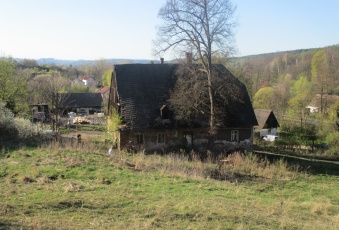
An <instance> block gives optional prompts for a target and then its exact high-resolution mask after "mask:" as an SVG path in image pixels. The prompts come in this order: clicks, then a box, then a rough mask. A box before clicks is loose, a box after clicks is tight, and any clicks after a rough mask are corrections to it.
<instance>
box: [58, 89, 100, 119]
mask: <svg viewBox="0 0 339 230" xmlns="http://www.w3.org/2000/svg"><path fill="white" fill-rule="evenodd" d="M102 101H103V100H102V97H101V93H71V94H69V96H68V97H67V99H66V101H65V102H64V104H63V108H64V114H67V113H69V112H75V113H77V115H83V116H85V115H91V114H94V113H100V112H101V111H102Z"/></svg>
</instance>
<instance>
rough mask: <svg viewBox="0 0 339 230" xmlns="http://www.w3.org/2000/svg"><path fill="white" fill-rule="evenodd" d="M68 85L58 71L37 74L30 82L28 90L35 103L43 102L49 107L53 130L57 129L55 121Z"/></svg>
mask: <svg viewBox="0 0 339 230" xmlns="http://www.w3.org/2000/svg"><path fill="white" fill-rule="evenodd" d="M68 86H69V81H67V80H66V79H65V78H63V77H62V76H61V75H60V73H58V72H51V73H50V74H47V75H40V76H37V77H35V78H34V79H33V80H32V81H31V82H30V90H31V92H32V95H33V96H34V98H35V103H37V102H40V103H41V102H44V103H47V104H48V105H49V106H50V108H51V111H52V113H53V115H54V117H53V119H52V129H53V131H55V130H57V126H56V122H57V121H58V120H59V118H60V115H61V113H62V112H63V111H62V108H64V103H65V101H66V100H67V98H68V97H69V93H68V90H67V88H68ZM33 92H34V93H35V95H34V94H33Z"/></svg>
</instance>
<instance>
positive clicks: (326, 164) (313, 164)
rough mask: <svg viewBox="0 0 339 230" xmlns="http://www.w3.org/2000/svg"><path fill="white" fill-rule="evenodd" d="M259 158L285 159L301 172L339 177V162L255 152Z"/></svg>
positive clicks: (270, 159)
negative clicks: (296, 166)
mask: <svg viewBox="0 0 339 230" xmlns="http://www.w3.org/2000/svg"><path fill="white" fill-rule="evenodd" d="M254 153H255V154H256V155H258V156H259V157H266V158H267V159H268V160H269V161H271V162H273V161H276V160H280V159H284V160H285V161H286V162H287V164H288V165H289V166H295V165H298V166H300V168H301V170H303V171H307V172H308V173H311V174H326V175H333V176H339V162H336V161H325V160H318V159H311V158H305V157H297V156H288V155H282V154H274V153H270V152H263V151H255V152H254Z"/></svg>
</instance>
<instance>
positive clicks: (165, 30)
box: [154, 0, 236, 133]
mask: <svg viewBox="0 0 339 230" xmlns="http://www.w3.org/2000/svg"><path fill="white" fill-rule="evenodd" d="M234 12H235V7H234V6H233V5H232V4H231V2H230V1H229V0H167V2H166V3H165V5H164V6H163V7H162V8H161V9H160V11H159V15H158V16H159V17H160V18H161V19H162V20H163V25H162V26H160V27H159V28H158V39H157V40H156V41H155V42H154V43H155V45H156V54H157V55H161V54H162V53H163V52H166V51H168V50H171V49H174V50H176V51H185V52H189V53H192V54H193V57H194V58H196V59H197V60H198V61H199V63H201V66H200V71H202V72H204V73H205V74H206V77H205V78H204V81H205V83H206V85H207V88H208V94H207V97H208V99H209V104H208V107H209V113H210V114H209V115H210V117H209V127H210V132H211V133H213V130H214V129H215V125H216V122H215V115H216V109H215V98H214V92H213V87H212V78H213V66H212V57H213V55H222V56H228V55H230V53H232V52H233V51H234V49H233V37H234V33H233V30H234V28H235V26H236V21H235V20H234Z"/></svg>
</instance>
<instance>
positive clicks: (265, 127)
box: [254, 109, 279, 138]
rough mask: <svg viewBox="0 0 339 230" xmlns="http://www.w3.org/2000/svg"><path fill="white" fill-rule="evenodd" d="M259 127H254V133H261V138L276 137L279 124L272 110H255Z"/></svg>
mask: <svg viewBox="0 0 339 230" xmlns="http://www.w3.org/2000/svg"><path fill="white" fill-rule="evenodd" d="M254 113H255V116H256V118H257V121H258V123H259V125H256V126H254V132H255V133H259V136H260V138H262V137H263V136H265V135H267V134H272V135H276V134H277V128H278V127H279V123H278V120H277V118H276V117H275V115H274V113H273V111H272V110H269V109H254Z"/></svg>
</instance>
